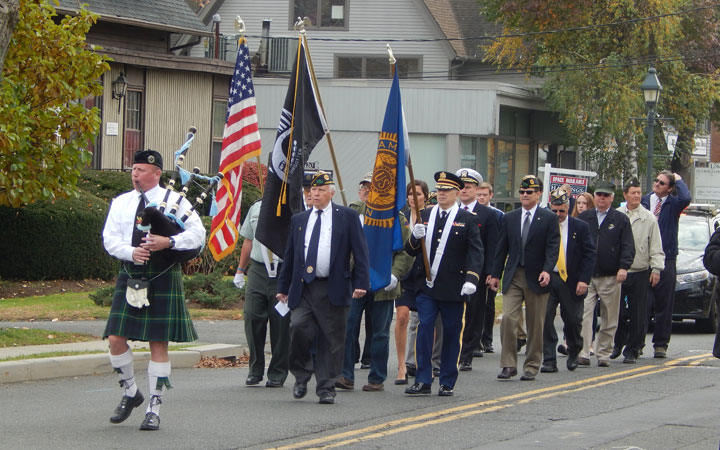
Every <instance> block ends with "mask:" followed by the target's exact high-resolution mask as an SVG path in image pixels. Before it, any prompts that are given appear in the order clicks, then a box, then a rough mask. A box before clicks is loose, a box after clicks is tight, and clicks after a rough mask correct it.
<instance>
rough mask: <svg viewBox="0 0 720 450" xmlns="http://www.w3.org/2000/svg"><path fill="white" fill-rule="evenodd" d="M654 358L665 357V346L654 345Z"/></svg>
mask: <svg viewBox="0 0 720 450" xmlns="http://www.w3.org/2000/svg"><path fill="white" fill-rule="evenodd" d="M654 356H655V358H667V349H666V348H665V347H655V355H654Z"/></svg>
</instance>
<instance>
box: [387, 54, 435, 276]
mask: <svg viewBox="0 0 720 450" xmlns="http://www.w3.org/2000/svg"><path fill="white" fill-rule="evenodd" d="M387 52H388V58H389V60H390V75H391V76H392V77H395V70H396V68H395V63H396V62H397V60H396V59H395V56H393V53H392V48H390V44H387ZM406 156H407V168H408V175H410V186H412V190H411V192H412V197H413V204H414V205H415V217H416V218H417V220H419V221H422V217H421V215H420V205H419V204H418V196H417V191H416V190H415V175H414V174H413V166H412V159H411V158H410V152H408V153H407V155H406ZM408 222H410V221H409V220H408ZM411 231H412V230H411ZM420 251H421V252H422V255H423V263H424V266H425V279H426V280H427V281H431V278H430V261H429V260H428V255H427V253H426V252H425V238H424V237H423V238H420Z"/></svg>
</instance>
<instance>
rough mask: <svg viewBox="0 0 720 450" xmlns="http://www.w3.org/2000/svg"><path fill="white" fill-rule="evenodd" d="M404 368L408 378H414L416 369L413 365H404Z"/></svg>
mask: <svg viewBox="0 0 720 450" xmlns="http://www.w3.org/2000/svg"><path fill="white" fill-rule="evenodd" d="M405 367H406V368H407V374H408V376H409V377H414V376H415V372H416V371H417V367H416V366H415V364H405Z"/></svg>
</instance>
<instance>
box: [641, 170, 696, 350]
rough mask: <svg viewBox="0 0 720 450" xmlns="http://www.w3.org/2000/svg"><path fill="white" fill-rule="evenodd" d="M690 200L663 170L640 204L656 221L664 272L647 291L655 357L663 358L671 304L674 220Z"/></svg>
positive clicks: (680, 184)
mask: <svg viewBox="0 0 720 450" xmlns="http://www.w3.org/2000/svg"><path fill="white" fill-rule="evenodd" d="M673 189H675V190H676V191H677V196H675V195H670V193H671V192H672V190H673ZM691 201H692V198H691V197H690V190H689V189H688V187H687V185H686V184H685V182H684V181H683V180H682V178H681V177H680V175H678V174H676V173H672V172H670V171H669V170H663V171H661V172H660V173H659V174H658V176H657V177H656V178H655V180H654V182H653V192H652V193H648V194H645V195H644V196H643V198H642V202H641V203H642V205H643V206H644V207H645V208H646V209H648V210H649V211H650V212H651V213H653V215H654V216H655V218H656V219H657V223H658V226H659V227H660V236H661V237H662V247H663V252H665V269H664V270H663V271H662V272H660V282H658V283H657V284H656V285H655V286H651V287H650V290H649V291H648V304H647V306H648V315H649V314H650V311H654V314H655V331H654V333H653V340H652V342H653V347H654V350H655V354H654V356H655V358H665V357H667V347H668V344H669V343H670V334H671V332H672V311H673V306H674V304H675V276H676V275H677V268H676V267H675V263H676V260H677V255H678V240H677V236H678V221H679V220H680V213H681V212H682V211H683V210H684V209H685V208H687V206H688V205H689V204H690V202H691ZM643 346H644V341H643ZM641 349H642V347H641Z"/></svg>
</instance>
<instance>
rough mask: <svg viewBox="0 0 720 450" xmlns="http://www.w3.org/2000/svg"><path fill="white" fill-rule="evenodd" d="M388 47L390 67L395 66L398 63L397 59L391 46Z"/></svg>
mask: <svg viewBox="0 0 720 450" xmlns="http://www.w3.org/2000/svg"><path fill="white" fill-rule="evenodd" d="M386 45H387V52H388V61H390V65H393V64H395V63H396V62H397V60H396V59H395V56H394V55H393V51H392V47H390V44H386Z"/></svg>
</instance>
